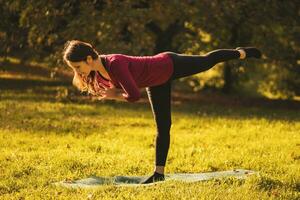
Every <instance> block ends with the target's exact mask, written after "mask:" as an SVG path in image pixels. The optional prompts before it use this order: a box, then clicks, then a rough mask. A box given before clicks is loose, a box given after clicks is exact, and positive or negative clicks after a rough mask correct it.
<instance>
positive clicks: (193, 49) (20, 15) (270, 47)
mask: <svg viewBox="0 0 300 200" xmlns="http://www.w3.org/2000/svg"><path fill="white" fill-rule="evenodd" d="M0 17H1V19H4V20H1V22H0V54H1V55H2V56H16V57H19V58H21V60H32V59H34V60H38V61H43V62H47V63H52V65H58V64H59V65H61V64H62V62H61V52H62V49H63V44H64V43H65V42H66V41H67V40H71V39H80V40H84V41H88V42H90V43H92V44H93V45H94V46H96V48H97V49H98V50H99V52H100V53H103V54H109V53H124V54H131V55H151V54H155V53H158V52H162V51H175V52H179V53H191V54H200V53H205V52H208V51H210V50H214V49H216V48H235V47H237V46H248V45H252V46H256V47H258V48H259V49H261V50H262V52H263V54H264V59H263V60H262V61H259V62H255V63H252V62H249V63H246V64H243V66H241V63H239V62H229V63H227V64H226V65H225V66H224V67H221V68H219V69H218V74H217V75H216V76H215V77H211V79H210V78H205V79H206V80H207V81H206V82H205V83H203V81H202V83H199V84H200V85H203V84H204V85H203V87H207V86H208V87H211V86H213V87H216V88H220V84H221V87H223V88H225V89H226V88H227V90H228V92H230V91H234V92H240V93H246V94H248V93H249V92H250V93H252V94H255V93H256V94H257V93H259V94H262V95H264V96H268V97H276V98H292V97H293V96H299V95H300V87H299V85H300V84H299V83H300V70H299V69H300V67H299V55H300V50H299V49H300V48H299V30H300V28H299V3H298V1H297V0H290V1H271V0H268V1H259V0H230V1H221V0H201V1H194V0H186V1H174V0H167V1H158V0H154V1H144V0H125V1H111V0H94V1H79V0H69V1H59V0H52V1H33V0H28V1H25V0H22V1H20V0H11V1H4V0H0ZM242 68H243V69H242ZM241 69H242V70H241ZM225 72H226V73H225ZM198 81H199V82H201V80H200V79H198ZM196 85H197V84H196ZM196 90H197V89H196Z"/></svg>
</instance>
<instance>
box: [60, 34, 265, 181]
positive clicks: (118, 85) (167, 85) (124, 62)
mask: <svg viewBox="0 0 300 200" xmlns="http://www.w3.org/2000/svg"><path fill="white" fill-rule="evenodd" d="M63 57H64V61H65V62H66V63H67V64H68V66H70V67H71V68H72V69H73V71H74V78H73V84H74V85H75V86H76V87H77V88H78V89H79V90H81V91H87V92H88V93H90V94H92V95H94V96H97V97H98V98H99V99H125V100H126V101H128V102H135V101H138V100H139V98H140V96H141V93H140V90H139V89H140V88H146V91H147V94H148V98H149V102H150V105H151V109H152V112H153V116H154V120H155V123H156V127H157V136H156V145H155V148H156V150H155V169H154V173H153V174H152V175H151V176H150V177H148V178H147V179H145V180H144V181H142V182H141V183H144V184H146V183H152V182H156V181H162V180H164V178H165V177H164V167H165V164H166V159H167V155H168V150H169V145H170V129H171V84H172V80H175V79H179V78H182V77H186V76H191V75H194V74H197V73H200V72H203V71H206V70H209V69H210V68H212V67H213V66H215V65H216V64H218V63H220V62H224V61H228V60H232V59H245V58H260V57H261V52H260V51H259V50H258V49H257V48H255V47H238V48H236V49H218V50H214V51H211V52H209V53H207V54H205V55H186V54H178V53H174V52H162V53H159V54H156V55H153V56H129V55H124V54H105V55H104V54H101V55H100V54H99V53H98V52H97V51H96V50H95V49H94V48H93V46H92V45H91V44H89V43H85V42H82V41H78V40H72V41H68V42H67V43H66V45H65V49H64V53H63Z"/></svg>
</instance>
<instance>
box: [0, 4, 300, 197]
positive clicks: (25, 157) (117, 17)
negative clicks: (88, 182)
mask: <svg viewBox="0 0 300 200" xmlns="http://www.w3.org/2000/svg"><path fill="white" fill-rule="evenodd" d="M299 15H300V4H299V2H298V1H297V0H289V1H280V0H265V1H258V0H238V1H237V0H227V1H220V0H201V1H200V0H198V1H196V0H184V1H177V0H173V1H171V0H165V1H156V0H153V1H143V0H122V1H121V0H120V1H117V0H90V1H79V0H69V1H59V0H53V1H42V0H38V1H33V0H27V1H25V0H9V1H4V0H0V19H1V20H0V89H1V94H0V109H1V115H0V117H1V121H0V138H1V142H0V144H1V145H0V148H1V153H0V178H1V180H0V196H1V197H3V198H7V199H9V198H11V197H12V198H16V199H19V198H27V197H28V198H53V197H55V198H62V199H63V198H66V199H68V198H73V199H74V198H78V199H81V198H95V199H97V198H103V199H105V198H120V199H122V198H140V199H143V198H145V199H150V198H157V199H160V198H164V199H173V198H182V199H184V198H189V199H193V198H194V199H201V198H203V199H210V198H217V199H218V198H220V199H224V198H225V199H226V198H227V199H272V198H274V199H276V198H281V199H297V197H299V180H300V178H299V174H300V173H299V157H300V155H299V151H300V150H299V145H300V142H299V140H300V137H299V130H300V122H299V119H300V114H299V110H300V102H299V100H300V66H299V65H300V57H299V55H300V47H299V42H300V37H299V35H300V34H299V32H300V24H299ZM71 39H79V40H83V41H86V42H90V43H91V44H93V45H94V46H95V47H96V49H97V50H98V51H99V52H100V54H110V53H122V54H128V55H137V56H143V55H154V54H156V53H160V52H163V51H174V52H177V53H186V54H204V53H207V52H209V51H211V50H215V49H219V48H236V47H239V46H255V47H257V48H259V49H260V50H261V51H262V53H263V58H262V59H260V60H256V59H249V60H243V61H239V60H235V61H230V62H227V63H222V64H219V65H218V66H216V67H215V68H213V69H211V70H209V71H207V72H204V73H200V74H197V75H195V76H191V77H188V78H182V79H180V80H176V81H174V84H173V86H172V87H173V94H172V106H173V108H172V109H173V125H172V130H171V146H170V151H169V157H168V161H167V164H168V165H167V172H173V173H175V172H178V173H179V172H187V173H188V172H190V173H192V172H204V171H220V170H227V169H234V168H247V169H253V170H256V171H259V172H260V176H259V177H254V178H251V179H249V180H246V181H240V180H231V179H229V180H221V181H217V180H215V181H211V182H206V183H197V184H184V183H176V182H171V183H166V184H165V185H161V186H159V187H153V188H143V189H142V188H138V189H136V190H135V189H130V188H127V189H124V188H114V187H113V186H105V187H102V188H99V189H98V190H96V191H92V192H91V191H84V190H83V191H72V190H66V189H62V188H56V187H52V186H51V183H52V182H55V181H59V180H62V179H65V178H67V179H76V178H84V177H87V176H89V175H91V174H97V175H107V176H113V175H120V174H122V175H144V174H150V172H151V171H152V170H153V160H154V146H153V144H154V143H153V142H154V138H155V126H154V121H153V116H152V113H151V109H150V106H149V103H148V99H147V96H146V93H145V92H144V93H143V95H144V96H143V98H142V99H141V100H140V101H139V102H138V103H137V104H129V103H125V102H118V101H112V100H105V101H97V100H96V99H94V98H93V97H90V96H88V95H86V94H81V93H80V92H79V91H77V90H76V89H75V88H74V87H73V86H72V85H71V82H72V76H73V74H72V72H71V70H69V69H68V67H67V66H66V65H65V64H64V63H63V61H62V55H61V54H62V51H63V47H64V44H65V42H66V41H68V40H71ZM191 138H192V139H191ZM124 151H125V152H124ZM142 155H143V156H142ZM167 191H168V192H167Z"/></svg>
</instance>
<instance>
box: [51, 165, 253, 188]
mask: <svg viewBox="0 0 300 200" xmlns="http://www.w3.org/2000/svg"><path fill="white" fill-rule="evenodd" d="M253 174H257V172H255V171H251V170H245V169H235V170H229V171H220V172H205V173H193V174H189V173H176V174H165V181H168V180H175V181H185V182H197V181H206V180H211V179H220V178H226V177H235V178H238V179H245V178H247V177H248V176H249V175H253ZM147 177H149V175H148V176H115V177H99V176H91V177H88V178H85V179H79V180H68V181H60V182H56V183H54V184H55V185H57V186H63V187H68V188H95V187H99V186H101V185H116V186H134V187H135V186H150V185H154V184H161V183H164V182H165V181H159V182H155V183H150V184H139V183H140V182H141V181H142V180H144V179H145V178H147Z"/></svg>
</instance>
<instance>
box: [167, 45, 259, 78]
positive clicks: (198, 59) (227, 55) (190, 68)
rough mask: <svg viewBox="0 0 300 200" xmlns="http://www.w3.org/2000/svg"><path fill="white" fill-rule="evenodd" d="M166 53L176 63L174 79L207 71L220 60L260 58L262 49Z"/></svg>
mask: <svg viewBox="0 0 300 200" xmlns="http://www.w3.org/2000/svg"><path fill="white" fill-rule="evenodd" d="M166 53H168V54H169V55H170V56H171V58H172V60H173V64H174V73H173V75H172V78H171V79H172V80H174V79H178V78H182V77H186V76H190V75H194V74H197V73H200V72H203V71H206V70H208V69H210V68H212V67H213V66H215V65H216V64H217V63H220V62H225V61H228V60H232V59H239V58H249V57H256V58H259V57H260V56H261V53H260V51H259V50H258V49H256V48H254V47H240V48H237V49H217V50H214V51H211V52H209V53H207V54H205V55H186V54H177V53H174V52H166ZM242 53H243V54H242Z"/></svg>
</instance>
